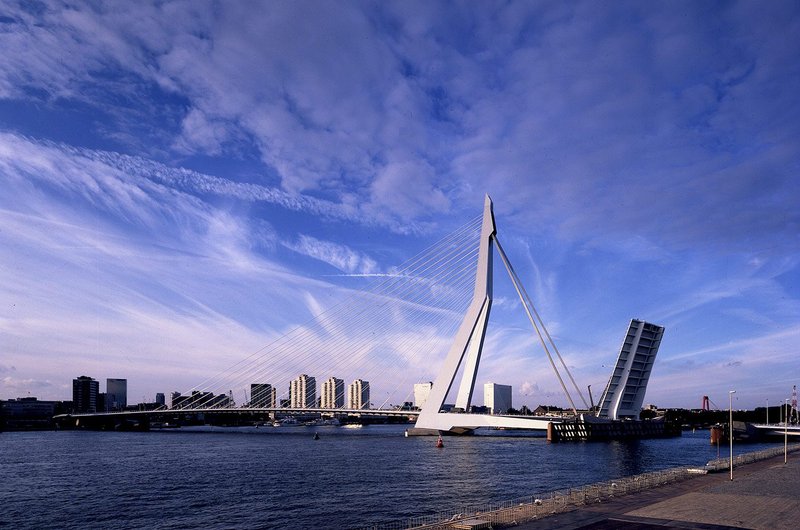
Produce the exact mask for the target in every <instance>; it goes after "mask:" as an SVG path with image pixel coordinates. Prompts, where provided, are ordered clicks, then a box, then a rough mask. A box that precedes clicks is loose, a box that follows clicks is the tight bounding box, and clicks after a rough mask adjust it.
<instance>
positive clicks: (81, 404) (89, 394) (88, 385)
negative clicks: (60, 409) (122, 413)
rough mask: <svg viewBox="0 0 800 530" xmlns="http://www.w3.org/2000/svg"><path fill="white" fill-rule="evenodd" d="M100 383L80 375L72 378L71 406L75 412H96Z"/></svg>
mask: <svg viewBox="0 0 800 530" xmlns="http://www.w3.org/2000/svg"><path fill="white" fill-rule="evenodd" d="M99 392H100V383H99V382H97V381H95V380H94V379H92V378H91V377H87V376H85V375H82V376H80V377H78V378H76V379H73V380H72V407H73V409H74V410H75V412H97V394H98V393H99Z"/></svg>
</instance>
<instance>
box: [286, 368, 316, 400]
mask: <svg viewBox="0 0 800 530" xmlns="http://www.w3.org/2000/svg"><path fill="white" fill-rule="evenodd" d="M289 400H290V404H291V405H290V406H291V407H292V408H293V409H302V408H313V407H314V406H316V404H317V380H316V379H314V378H313V377H311V376H309V375H306V374H301V375H300V376H299V377H298V378H297V379H294V380H292V381H291V383H289Z"/></svg>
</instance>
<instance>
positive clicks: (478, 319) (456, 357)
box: [417, 195, 497, 426]
mask: <svg viewBox="0 0 800 530" xmlns="http://www.w3.org/2000/svg"><path fill="white" fill-rule="evenodd" d="M496 231H497V229H496V227H495V224H494V212H493V211H492V199H491V198H490V197H489V196H488V195H487V196H486V200H485V201H484V206H483V225H482V226H481V236H480V243H479V247H478V268H477V272H476V276H475V291H474V294H473V295H472V303H471V304H470V306H469V308H468V309H467V313H466V314H465V315H464V319H463V320H462V321H461V326H460V327H459V328H458V332H457V333H456V337H455V340H454V341H453V344H452V346H451V347H450V351H449V352H448V354H447V357H446V358H445V361H444V365H443V366H442V369H441V370H440V371H439V375H438V377H437V378H436V380H435V381H434V382H433V388H431V392H430V395H429V396H428V399H427V401H425V405H424V406H423V408H422V411H421V412H420V417H419V419H420V420H421V421H418V422H417V425H418V426H419V425H421V424H423V425H424V424H425V423H427V422H428V421H431V420H432V418H433V417H434V416H435V415H436V414H438V413H439V411H440V410H441V408H442V406H443V405H444V400H445V399H447V394H448V393H449V392H450V388H451V387H452V386H453V382H454V380H455V378H456V374H457V372H458V369H459V367H460V366H461V364H462V362H464V370H463V372H462V378H461V384H460V386H459V389H458V397H457V399H456V407H457V408H460V409H463V410H464V411H465V412H469V408H470V405H471V404H472V394H473V391H474V389H475V377H476V376H477V373H478V365H479V364H480V358H481V350H482V348H483V341H484V338H485V337H486V324H487V323H488V321H489V311H490V310H491V308H492V247H493V244H492V237H493V236H494V235H495V233H496ZM465 355H466V359H465Z"/></svg>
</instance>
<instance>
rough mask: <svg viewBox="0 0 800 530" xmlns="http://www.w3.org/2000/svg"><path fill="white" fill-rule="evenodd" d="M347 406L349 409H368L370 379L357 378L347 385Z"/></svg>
mask: <svg viewBox="0 0 800 530" xmlns="http://www.w3.org/2000/svg"><path fill="white" fill-rule="evenodd" d="M347 408H348V409H368V408H369V381H362V380H361V379H356V380H355V381H353V382H352V383H350V386H349V387H347Z"/></svg>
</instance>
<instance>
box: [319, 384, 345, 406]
mask: <svg viewBox="0 0 800 530" xmlns="http://www.w3.org/2000/svg"><path fill="white" fill-rule="evenodd" d="M320 407H321V408H323V409H340V408H342V407H344V380H342V379H337V378H335V377H329V378H328V379H327V380H326V381H325V382H324V383H322V396H320Z"/></svg>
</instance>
